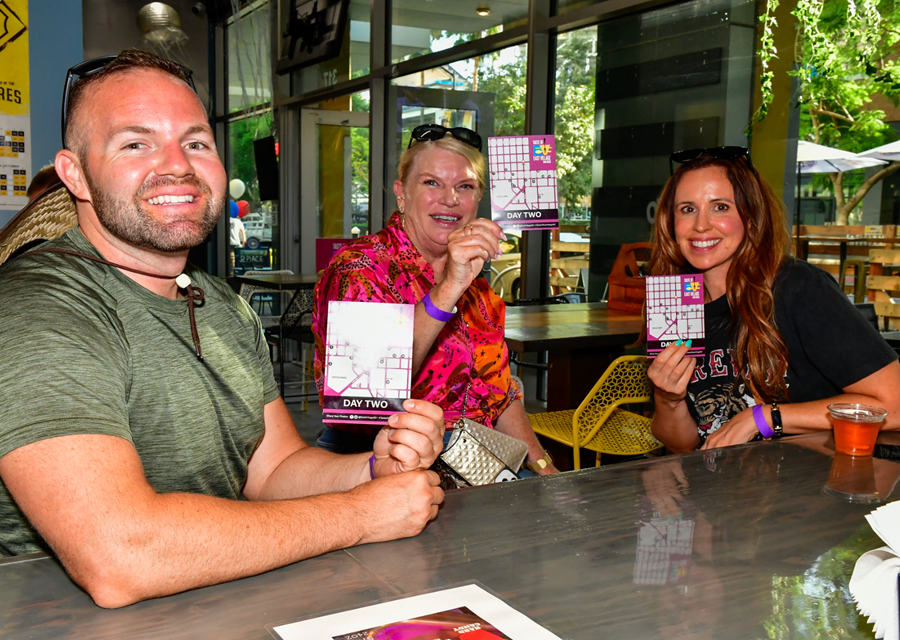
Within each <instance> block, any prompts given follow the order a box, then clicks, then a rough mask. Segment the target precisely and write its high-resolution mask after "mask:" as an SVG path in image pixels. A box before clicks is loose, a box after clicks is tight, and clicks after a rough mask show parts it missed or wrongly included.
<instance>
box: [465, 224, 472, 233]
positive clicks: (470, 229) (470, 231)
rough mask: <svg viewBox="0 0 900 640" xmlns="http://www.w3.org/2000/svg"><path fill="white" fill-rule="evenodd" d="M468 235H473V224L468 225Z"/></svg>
mask: <svg viewBox="0 0 900 640" xmlns="http://www.w3.org/2000/svg"><path fill="white" fill-rule="evenodd" d="M466 235H467V236H470V235H472V225H470V224H467V225H466Z"/></svg>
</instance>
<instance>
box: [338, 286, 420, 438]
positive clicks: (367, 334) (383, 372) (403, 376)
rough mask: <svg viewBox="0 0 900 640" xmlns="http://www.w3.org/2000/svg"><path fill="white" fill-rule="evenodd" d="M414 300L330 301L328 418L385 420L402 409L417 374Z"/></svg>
mask: <svg viewBox="0 0 900 640" xmlns="http://www.w3.org/2000/svg"><path fill="white" fill-rule="evenodd" d="M414 318H415V305H411V304H391V303H377V302H343V301H339V300H332V301H330V302H329V303H328V331H327V335H326V337H325V376H324V377H325V379H324V391H323V406H322V414H323V419H324V420H325V422H331V423H356V424H386V423H387V420H388V418H389V417H390V416H391V415H393V414H395V413H398V412H402V411H403V401H404V400H405V399H406V398H408V397H409V395H410V384H411V378H412V347H413V320H414Z"/></svg>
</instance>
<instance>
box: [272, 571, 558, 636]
mask: <svg viewBox="0 0 900 640" xmlns="http://www.w3.org/2000/svg"><path fill="white" fill-rule="evenodd" d="M266 628H267V629H268V630H269V632H270V633H271V634H272V635H273V636H275V638H277V639H278V640H560V638H559V636H557V635H555V634H553V633H551V632H550V631H548V630H547V629H545V628H544V627H542V626H541V625H539V624H538V623H536V622H535V621H534V620H532V619H531V618H529V617H528V616H526V615H524V614H523V613H521V612H520V611H517V610H516V609H514V608H513V607H511V606H510V605H509V604H507V603H506V602H504V601H503V600H502V599H500V598H499V597H497V596H496V595H495V594H494V593H492V592H490V591H488V590H487V589H485V588H484V587H482V586H481V585H479V584H477V583H469V584H464V585H461V586H452V587H447V588H444V589H438V590H435V591H427V592H424V593H419V594H416V595H404V596H400V597H397V598H393V599H391V600H386V601H382V602H379V603H376V604H372V605H368V606H364V607H358V608H356V609H350V610H347V611H339V612H336V613H330V614H326V615H320V616H317V617H309V618H306V619H303V620H296V621H288V622H281V623H278V624H275V625H268V626H267V627H266Z"/></svg>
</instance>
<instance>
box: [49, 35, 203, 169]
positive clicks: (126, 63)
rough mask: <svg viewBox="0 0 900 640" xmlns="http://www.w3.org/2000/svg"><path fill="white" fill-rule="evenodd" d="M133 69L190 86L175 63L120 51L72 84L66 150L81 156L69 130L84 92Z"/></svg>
mask: <svg viewBox="0 0 900 640" xmlns="http://www.w3.org/2000/svg"><path fill="white" fill-rule="evenodd" d="M135 69H155V70H157V71H161V72H162V73H167V74H169V75H171V76H174V77H175V78H178V79H179V80H181V81H182V82H184V83H185V84H186V85H188V86H190V77H191V72H190V70H189V69H187V68H185V67H183V66H181V65H180V64H178V63H177V62H174V61H172V60H168V59H166V58H161V57H160V56H158V55H156V54H153V53H150V52H148V51H141V50H140V49H126V50H124V51H122V52H121V53H120V54H119V55H118V56H116V58H115V59H113V60H112V61H110V62H109V64H107V65H106V66H104V67H103V68H102V69H100V70H99V71H98V72H96V73H92V74H91V75H87V76H81V77H79V78H77V79H76V80H75V81H74V82H73V83H72V88H71V90H70V91H69V102H68V105H67V107H66V123H67V124H66V131H65V145H66V148H67V149H72V151H74V152H75V153H76V154H77V155H78V156H79V157H81V156H82V153H81V149H76V148H74V147H73V143H74V142H75V140H74V136H73V135H72V132H71V129H72V117H73V116H74V115H75V113H76V111H77V110H78V107H79V105H80V104H81V101H82V100H83V99H84V94H85V91H86V90H87V89H88V88H90V87H91V86H92V85H94V84H98V83H100V82H103V81H104V80H106V79H107V78H109V77H111V76H114V75H117V74H120V73H127V72H129V71H134V70H135Z"/></svg>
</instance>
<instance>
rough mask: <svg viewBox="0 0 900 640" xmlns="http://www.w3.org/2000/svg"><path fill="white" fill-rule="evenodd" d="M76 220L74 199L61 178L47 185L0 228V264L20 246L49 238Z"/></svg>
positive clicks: (70, 225)
mask: <svg viewBox="0 0 900 640" xmlns="http://www.w3.org/2000/svg"><path fill="white" fill-rule="evenodd" d="M77 224H78V213H77V211H76V209H75V199H74V198H73V197H72V195H71V194H70V193H69V190H68V189H66V186H65V185H64V184H63V183H62V182H57V183H54V184H52V185H50V186H49V187H48V188H47V189H46V190H45V191H44V192H43V193H41V194H40V195H39V196H38V197H37V198H35V199H34V200H32V201H31V202H29V203H28V205H27V206H26V207H25V208H24V209H22V210H21V211H19V213H17V214H16V215H15V216H14V217H13V219H12V220H10V221H9V222H8V223H7V224H6V226H5V227H3V229H2V230H0V264H3V263H4V262H6V261H7V260H8V259H9V258H10V256H12V255H13V254H15V253H16V251H18V250H19V249H21V248H22V247H25V246H26V245H28V244H31V243H33V242H35V241H39V240H52V239H53V238H55V237H57V236H60V235H62V234H63V233H65V232H66V231H68V230H69V229H71V228H72V227H74V226H75V225H77Z"/></svg>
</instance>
